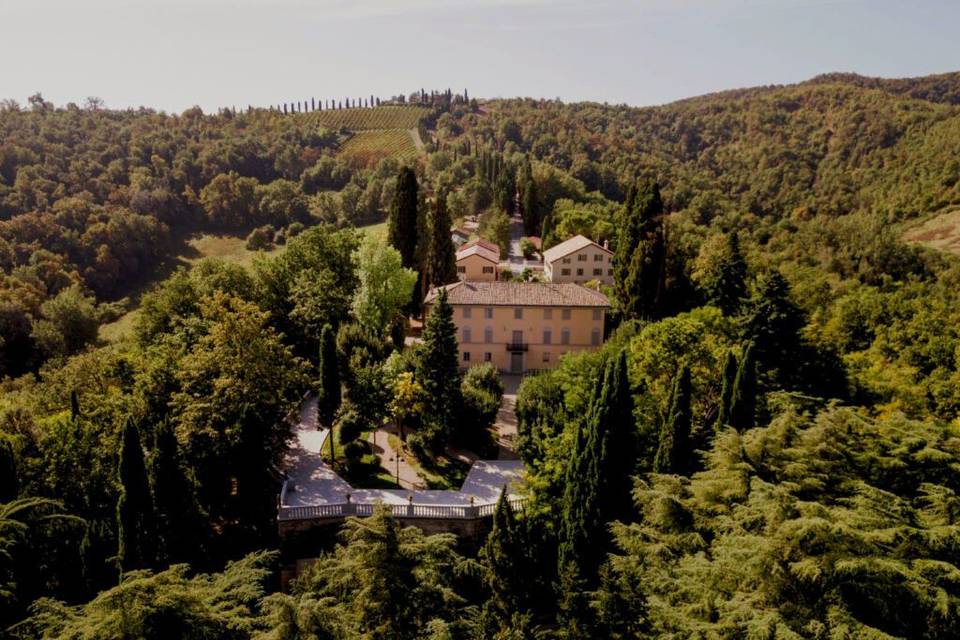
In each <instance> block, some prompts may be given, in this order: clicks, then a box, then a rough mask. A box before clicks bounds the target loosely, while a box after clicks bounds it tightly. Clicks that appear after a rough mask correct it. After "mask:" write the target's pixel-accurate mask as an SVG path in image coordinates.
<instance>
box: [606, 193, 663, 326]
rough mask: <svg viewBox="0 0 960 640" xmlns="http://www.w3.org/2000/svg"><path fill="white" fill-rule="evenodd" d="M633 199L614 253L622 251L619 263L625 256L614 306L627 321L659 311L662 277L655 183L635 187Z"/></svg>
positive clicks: (660, 225)
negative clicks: (617, 304) (624, 264)
mask: <svg viewBox="0 0 960 640" xmlns="http://www.w3.org/2000/svg"><path fill="white" fill-rule="evenodd" d="M634 197H635V200H634V202H633V208H632V213H631V214H630V215H629V216H628V218H627V219H626V220H625V221H624V229H621V238H620V240H619V241H618V243H617V252H618V254H620V253H621V252H625V253H624V254H623V255H622V256H621V258H620V262H622V261H623V260H626V259H627V255H629V261H628V262H627V271H626V275H625V277H624V280H623V282H622V285H621V288H620V290H619V291H618V303H619V304H620V307H621V310H622V311H623V313H624V314H625V315H626V317H627V318H635V319H654V318H657V317H658V316H659V314H660V312H661V307H662V294H663V287H664V282H665V278H666V257H667V250H666V240H665V238H664V232H663V218H662V216H663V201H662V200H661V198H660V188H659V187H658V186H657V184H656V183H650V184H648V185H646V186H645V187H644V188H643V189H640V188H638V189H637V191H636V194H635V196H634ZM634 241H636V244H635V245H634V246H633V248H632V250H631V243H632V242H634Z"/></svg>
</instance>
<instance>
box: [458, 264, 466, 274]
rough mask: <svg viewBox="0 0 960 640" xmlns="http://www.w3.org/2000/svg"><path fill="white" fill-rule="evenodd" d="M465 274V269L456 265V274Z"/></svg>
mask: <svg viewBox="0 0 960 640" xmlns="http://www.w3.org/2000/svg"><path fill="white" fill-rule="evenodd" d="M466 272H467V268H466V267H462V266H460V265H457V273H466Z"/></svg>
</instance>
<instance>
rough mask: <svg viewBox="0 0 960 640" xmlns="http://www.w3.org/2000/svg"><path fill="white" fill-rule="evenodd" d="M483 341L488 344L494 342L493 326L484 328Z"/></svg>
mask: <svg viewBox="0 0 960 640" xmlns="http://www.w3.org/2000/svg"><path fill="white" fill-rule="evenodd" d="M483 341H484V342H486V343H487V344H490V343H491V342H493V327H485V328H484V330H483Z"/></svg>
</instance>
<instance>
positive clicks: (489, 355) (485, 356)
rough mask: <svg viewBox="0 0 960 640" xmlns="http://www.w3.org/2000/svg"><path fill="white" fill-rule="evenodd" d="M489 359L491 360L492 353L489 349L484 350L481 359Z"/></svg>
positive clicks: (486, 360) (485, 360)
mask: <svg viewBox="0 0 960 640" xmlns="http://www.w3.org/2000/svg"><path fill="white" fill-rule="evenodd" d="M491 360H493V354H492V353H490V352H489V351H485V352H484V354H483V361H484V362H490V361H491Z"/></svg>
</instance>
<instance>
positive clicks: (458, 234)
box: [450, 227, 470, 247]
mask: <svg viewBox="0 0 960 640" xmlns="http://www.w3.org/2000/svg"><path fill="white" fill-rule="evenodd" d="M450 239H451V240H453V244H454V245H455V246H457V247H460V246H462V245H463V244H464V243H465V242H467V240H469V239H470V232H469V231H467V230H466V229H461V228H460V227H454V228H453V229H451V230H450Z"/></svg>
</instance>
